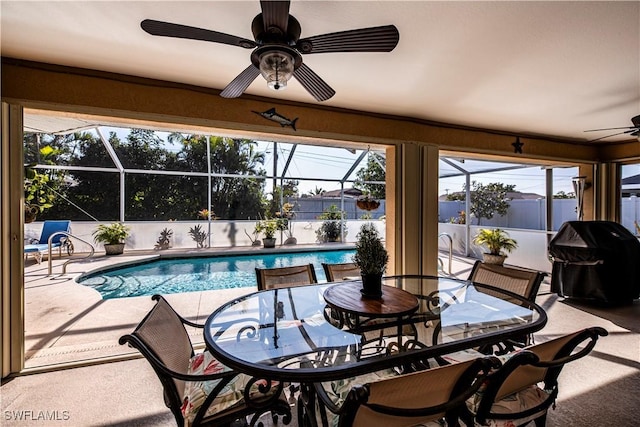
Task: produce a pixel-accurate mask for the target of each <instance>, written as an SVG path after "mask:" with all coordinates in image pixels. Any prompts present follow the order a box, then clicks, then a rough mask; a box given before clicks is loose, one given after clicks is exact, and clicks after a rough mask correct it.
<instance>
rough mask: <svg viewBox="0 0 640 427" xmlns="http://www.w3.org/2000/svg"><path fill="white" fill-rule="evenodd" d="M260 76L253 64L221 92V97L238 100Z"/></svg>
mask: <svg viewBox="0 0 640 427" xmlns="http://www.w3.org/2000/svg"><path fill="white" fill-rule="evenodd" d="M259 75H260V70H258V69H257V68H256V67H255V66H254V65H253V64H251V65H249V66H248V67H247V68H245V69H244V71H243V72H241V73H240V74H238V76H237V77H236V78H235V79H233V81H232V82H231V83H229V84H228V85H227V87H225V88H224V90H223V91H222V92H220V96H221V97H223V98H237V97H239V96H240V95H242V94H243V93H244V91H245V90H247V88H248V87H249V85H250V84H251V83H252V82H253V81H254V80H255V79H256V77H258V76H259Z"/></svg>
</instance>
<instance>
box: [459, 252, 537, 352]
mask: <svg viewBox="0 0 640 427" xmlns="http://www.w3.org/2000/svg"><path fill="white" fill-rule="evenodd" d="M546 275H547V273H544V272H541V271H537V270H531V269H528V268H522V267H514V266H510V267H506V266H504V265H497V264H487V263H484V262H482V261H479V260H478V261H476V262H475V264H474V265H473V268H472V269H471V273H470V274H469V279H468V280H470V281H472V282H474V283H481V284H483V285H489V286H492V287H494V288H499V289H503V290H506V291H509V292H512V293H514V294H516V295H519V296H521V297H524V298H525V299H527V300H528V301H531V302H535V299H536V296H537V295H538V290H539V289H540V284H541V283H542V280H543V279H544V277H545V276H546ZM478 290H479V291H481V292H484V293H486V294H489V295H493V296H500V297H501V298H504V295H502V294H500V293H498V292H492V291H491V290H489V289H486V288H478ZM507 300H508V298H507ZM513 302H515V299H514V301H513ZM531 343H533V336H532V335H526V336H523V337H518V338H514V339H511V340H509V341H508V342H504V343H501V344H498V345H496V346H494V348H493V349H491V348H489V347H485V348H482V349H480V351H482V352H483V353H490V352H492V351H493V352H495V353H496V354H498V355H499V354H506V353H508V352H510V351H513V350H514V349H515V348H516V347H524V346H525V345H529V344H531Z"/></svg>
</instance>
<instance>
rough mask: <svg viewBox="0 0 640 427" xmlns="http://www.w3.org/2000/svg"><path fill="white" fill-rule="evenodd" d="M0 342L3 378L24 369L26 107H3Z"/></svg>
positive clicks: (0, 181)
mask: <svg viewBox="0 0 640 427" xmlns="http://www.w3.org/2000/svg"><path fill="white" fill-rule="evenodd" d="M1 128H2V145H1V152H0V163H1V164H2V168H1V169H0V170H1V171H2V172H1V179H0V184H1V187H2V191H1V196H2V202H1V203H0V206H1V209H2V217H1V218H2V219H1V221H0V232H1V235H2V239H1V240H0V275H1V277H2V280H1V283H2V284H1V289H0V306H1V314H0V316H1V317H0V340H1V344H2V345H1V348H2V350H1V354H0V357H1V366H2V378H4V377H6V376H7V375H9V374H10V373H16V372H20V371H21V370H22V368H23V367H24V258H23V253H22V249H23V242H24V212H23V207H22V206H23V203H24V193H23V190H22V189H23V179H24V178H23V174H24V170H23V164H24V159H23V141H22V139H23V133H22V132H23V129H22V128H23V126H22V107H21V106H18V105H10V104H7V103H4V102H3V103H2V127H1Z"/></svg>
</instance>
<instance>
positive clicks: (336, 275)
mask: <svg viewBox="0 0 640 427" xmlns="http://www.w3.org/2000/svg"><path fill="white" fill-rule="evenodd" d="M322 269H323V270H324V275H325V276H326V277H327V282H339V281H341V280H349V279H358V278H360V268H358V266H356V265H355V264H354V263H352V262H345V263H342V264H329V263H326V262H323V263H322Z"/></svg>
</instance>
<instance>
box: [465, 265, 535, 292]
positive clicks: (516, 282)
mask: <svg viewBox="0 0 640 427" xmlns="http://www.w3.org/2000/svg"><path fill="white" fill-rule="evenodd" d="M546 275H547V273H544V272H541V271H537V270H531V269H528V268H522V267H513V266H511V267H506V266H504V265H497V264H487V263H484V262H482V261H480V260H478V261H476V262H475V264H474V265H473V268H472V269H471V273H470V274H469V279H468V280H471V281H472V282H475V283H482V284H483V285H489V286H493V287H494V288H500V289H504V290H507V291H509V292H513V293H514V294H517V295H520V296H522V297H525V298H526V299H527V300H529V301H531V302H535V299H536V296H537V294H538V289H540V284H541V283H542V280H543V279H544V277H545V276H546ZM482 291H483V292H487V293H491V292H490V291H488V290H485V289H483V290H482Z"/></svg>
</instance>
